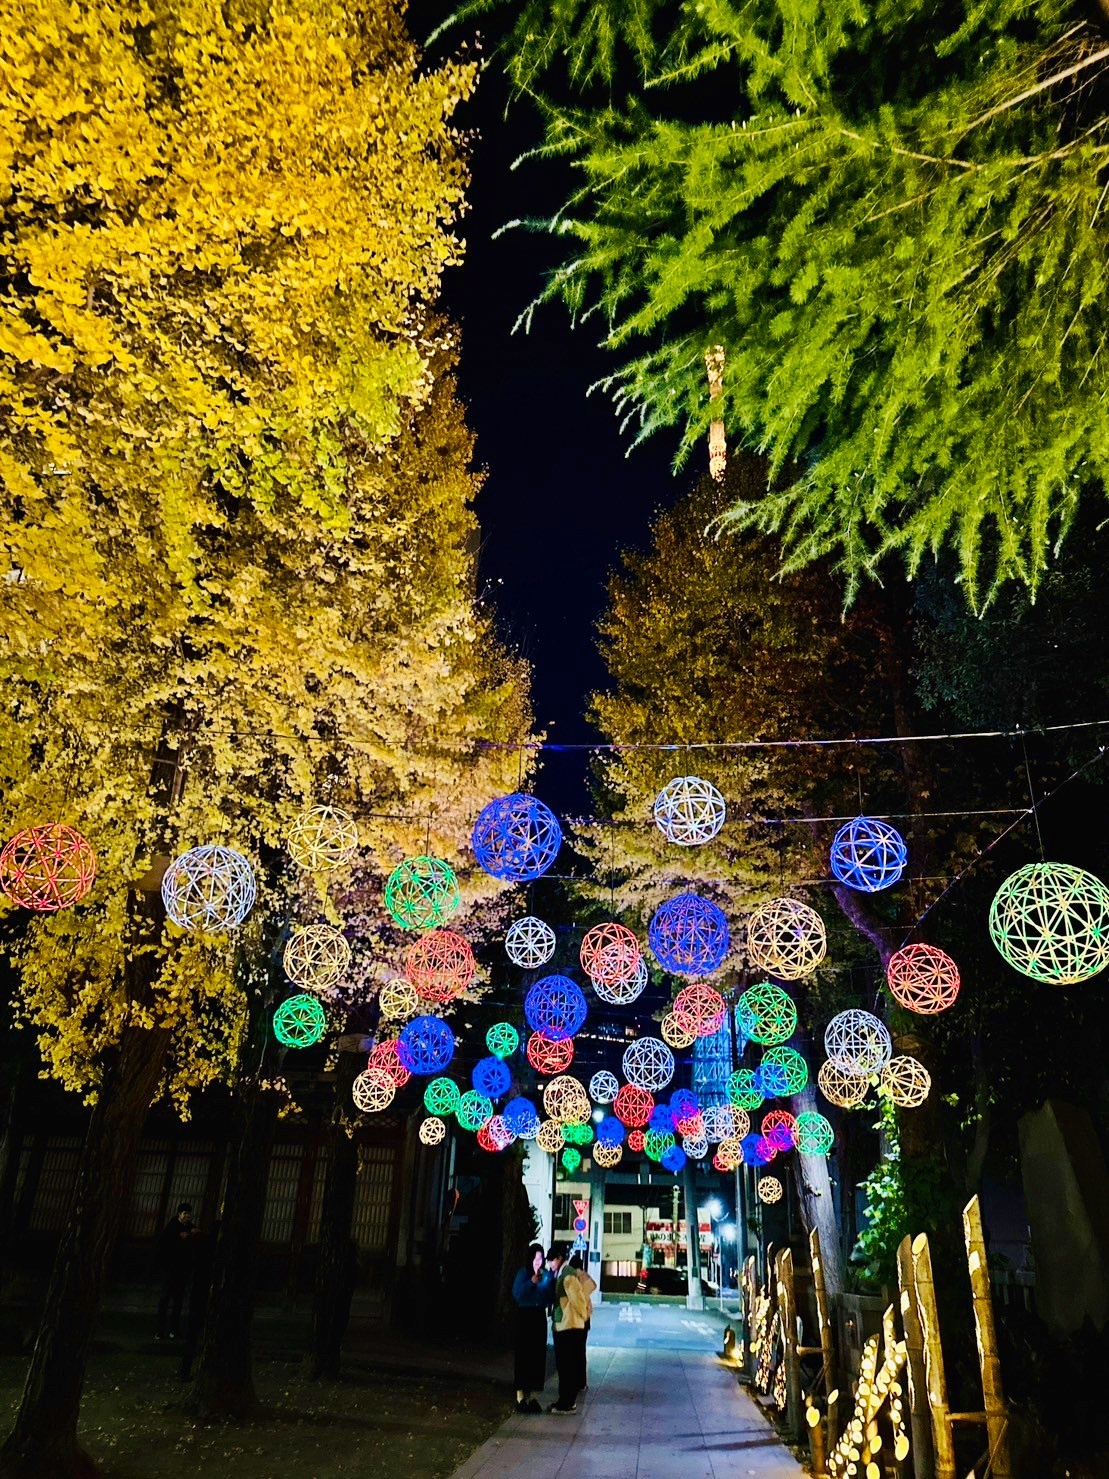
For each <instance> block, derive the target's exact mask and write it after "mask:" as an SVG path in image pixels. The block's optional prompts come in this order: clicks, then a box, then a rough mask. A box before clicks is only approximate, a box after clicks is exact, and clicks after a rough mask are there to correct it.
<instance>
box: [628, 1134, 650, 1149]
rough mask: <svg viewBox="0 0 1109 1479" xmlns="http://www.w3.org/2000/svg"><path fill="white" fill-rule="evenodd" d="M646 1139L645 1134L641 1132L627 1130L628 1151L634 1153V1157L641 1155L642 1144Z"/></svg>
mask: <svg viewBox="0 0 1109 1479" xmlns="http://www.w3.org/2000/svg"><path fill="white" fill-rule="evenodd" d="M646 1138H647V1136H646V1132H645V1131H643V1130H629V1131H628V1149H629V1150H631V1151H634V1152H635V1154H636V1155H642V1154H643V1142H644V1141H645V1140H646Z"/></svg>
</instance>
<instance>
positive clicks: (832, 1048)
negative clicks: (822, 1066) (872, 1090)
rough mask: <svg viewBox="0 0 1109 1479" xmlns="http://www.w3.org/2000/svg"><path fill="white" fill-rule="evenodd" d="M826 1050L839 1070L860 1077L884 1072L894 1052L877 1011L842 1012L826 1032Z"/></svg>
mask: <svg viewBox="0 0 1109 1479" xmlns="http://www.w3.org/2000/svg"><path fill="white" fill-rule="evenodd" d="M824 1051H825V1052H826V1053H827V1054H828V1057H829V1059H830V1060H831V1062H833V1063H834V1064H835V1065H836V1067H837V1068H842V1069H843V1071H844V1073H852V1074H855V1075H856V1076H857V1077H864V1078H865V1077H867V1076H868V1075H870V1074H872V1073H881V1071H882V1069H883V1068H885V1066H886V1064H887V1063H888V1062H889V1060H890V1057H891V1055H892V1053H893V1043H892V1042H891V1041H890V1035H889V1032H888V1031H887V1029H886V1025H885V1023H884V1022H881V1021H879V1019H878V1018H877V1017H876V1016H875V1015H874V1013H873V1012H861V1011H857V1010H852V1011H849V1012H839V1013H838V1014H837V1015H836V1016H834V1017H833V1018H832V1020H831V1021H830V1022H829V1023H828V1026H827V1027H826V1028H825V1029H824Z"/></svg>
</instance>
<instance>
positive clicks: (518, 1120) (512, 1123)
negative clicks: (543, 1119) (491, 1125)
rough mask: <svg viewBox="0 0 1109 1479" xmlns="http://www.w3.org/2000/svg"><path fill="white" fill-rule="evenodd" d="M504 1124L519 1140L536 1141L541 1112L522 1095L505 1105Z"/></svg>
mask: <svg viewBox="0 0 1109 1479" xmlns="http://www.w3.org/2000/svg"><path fill="white" fill-rule="evenodd" d="M504 1122H505V1124H506V1125H507V1126H508V1128H509V1129H510V1130H511V1131H512V1133H513V1134H514V1135H515V1136H516V1138H517V1139H518V1140H534V1139H535V1137H536V1135H537V1134H538V1133H539V1123H540V1120H539V1111H538V1109H536V1107H535V1105H534V1104H533V1103H532V1102H531V1100H530V1099H525V1098H524V1097H523V1096H522V1095H520V1096H519V1097H518V1098H516V1099H510V1100H509V1101H508V1103H507V1104H506V1105H505V1107H504Z"/></svg>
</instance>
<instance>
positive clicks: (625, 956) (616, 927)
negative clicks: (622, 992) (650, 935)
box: [581, 923, 643, 986]
mask: <svg viewBox="0 0 1109 1479" xmlns="http://www.w3.org/2000/svg"><path fill="white" fill-rule="evenodd" d="M642 954H643V952H642V951H641V950H640V948H639V941H638V940H637V939H636V938H635V935H634V934H633V933H632V931H631V930H630V929H628V927H627V925H626V924H612V923H609V924H595V925H594V926H593V928H592V929H591V930H587V931H586V934H585V938H584V939H583V940H582V942H581V966H582V970H583V971H584V972H585V973H586V975H587V976H588V977H589V978H590V980H592V981H599V982H600V983H601V985H602V986H618V985H619V984H620V983H621V982H622V981H631V980H632V979H634V977H635V973H636V972H637V971H638V970H639V962H640V959H641V957H642Z"/></svg>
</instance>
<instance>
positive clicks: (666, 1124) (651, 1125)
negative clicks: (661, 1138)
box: [647, 1104, 674, 1135]
mask: <svg viewBox="0 0 1109 1479" xmlns="http://www.w3.org/2000/svg"><path fill="white" fill-rule="evenodd" d="M647 1128H648V1129H649V1130H660V1131H662V1132H663V1133H664V1134H667V1135H669V1134H671V1133H672V1132H673V1129H674V1115H673V1112H672V1111H671V1109H670V1106H669V1104H656V1105H655V1107H654V1109H653V1110H652V1111H651V1118H650V1120H649V1121H648V1122H647Z"/></svg>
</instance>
